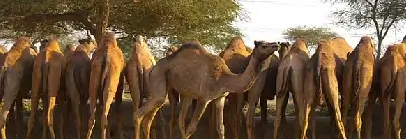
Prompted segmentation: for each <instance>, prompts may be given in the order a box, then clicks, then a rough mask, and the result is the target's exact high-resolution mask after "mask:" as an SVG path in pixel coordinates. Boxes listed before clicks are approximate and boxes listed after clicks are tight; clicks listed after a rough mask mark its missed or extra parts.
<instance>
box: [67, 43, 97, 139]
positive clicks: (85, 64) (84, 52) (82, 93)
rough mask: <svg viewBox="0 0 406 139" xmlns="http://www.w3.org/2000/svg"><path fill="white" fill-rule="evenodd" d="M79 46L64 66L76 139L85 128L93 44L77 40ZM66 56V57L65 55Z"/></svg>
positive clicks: (79, 137)
mask: <svg viewBox="0 0 406 139" xmlns="http://www.w3.org/2000/svg"><path fill="white" fill-rule="evenodd" d="M79 43H80V44H79V45H78V46H77V47H76V49H75V51H74V52H73V53H72V54H71V58H70V60H69V61H68V62H67V64H66V75H65V80H66V81H65V83H66V89H67V90H66V91H67V92H68V93H67V94H68V96H69V98H70V102H71V103H70V104H71V105H72V109H73V114H74V118H75V122H76V133H77V136H76V138H77V139H81V138H83V132H82V131H85V130H86V127H85V126H83V125H86V124H82V123H85V122H86V121H87V119H86V120H85V117H86V114H87V109H86V104H87V100H88V95H89V92H88V91H89V80H90V66H91V61H90V57H89V55H90V53H91V52H92V51H93V50H94V49H95V42H94V41H92V40H90V39H82V40H79ZM65 56H66V55H65Z"/></svg>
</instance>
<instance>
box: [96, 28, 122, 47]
mask: <svg viewBox="0 0 406 139" xmlns="http://www.w3.org/2000/svg"><path fill="white" fill-rule="evenodd" d="M99 47H100V48H112V47H118V46H117V41H116V36H115V34H114V32H108V33H105V34H104V35H103V39H102V41H101V44H100V46H99Z"/></svg>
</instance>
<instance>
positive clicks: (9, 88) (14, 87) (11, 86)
mask: <svg viewBox="0 0 406 139" xmlns="http://www.w3.org/2000/svg"><path fill="white" fill-rule="evenodd" d="M13 80H15V77H12V76H6V83H5V89H4V92H5V93H4V96H3V97H4V104H3V107H2V109H1V118H0V127H1V136H2V138H3V139H6V129H5V127H6V120H7V115H8V113H9V112H10V111H9V110H10V108H11V105H12V104H13V103H14V101H15V100H16V97H17V95H18V92H19V89H20V79H17V81H13Z"/></svg>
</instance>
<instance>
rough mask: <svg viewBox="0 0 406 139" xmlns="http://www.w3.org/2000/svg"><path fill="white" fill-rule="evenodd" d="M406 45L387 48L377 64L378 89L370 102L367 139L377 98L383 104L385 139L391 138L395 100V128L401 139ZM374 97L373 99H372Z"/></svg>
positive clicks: (375, 83) (376, 83)
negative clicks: (392, 104) (391, 122)
mask: <svg viewBox="0 0 406 139" xmlns="http://www.w3.org/2000/svg"><path fill="white" fill-rule="evenodd" d="M405 48H406V44H403V43H400V44H395V45H391V46H389V47H388V48H387V50H386V52H385V54H384V56H383V57H382V58H381V59H380V60H379V62H378V63H377V65H376V67H377V69H376V70H377V71H376V72H375V73H376V74H375V75H374V76H377V77H374V82H373V83H374V86H378V87H376V88H375V89H376V90H374V91H371V93H374V94H370V97H369V98H370V100H369V101H368V102H369V103H368V108H367V110H366V111H367V117H368V121H367V122H366V125H367V126H368V127H367V129H366V130H368V132H367V135H366V136H367V138H370V136H371V135H370V134H371V127H370V126H371V124H372V120H371V119H372V118H371V116H372V115H371V113H372V112H371V107H369V105H371V104H372V105H373V104H374V103H375V100H376V98H378V97H379V99H380V100H381V102H382V104H383V109H384V131H383V137H382V138H385V139H390V138H391V124H390V116H389V110H390V103H391V101H390V100H391V99H392V98H394V99H395V115H394V118H393V125H394V126H393V127H394V128H395V135H396V139H400V138H401V136H400V135H401V126H400V123H399V120H400V115H401V111H402V105H403V102H404V99H405V92H406V87H405V86H404V85H403V83H404V82H405V81H404V80H405V78H406V67H405V61H404V58H405V50H406V49H405ZM371 96H372V97H371Z"/></svg>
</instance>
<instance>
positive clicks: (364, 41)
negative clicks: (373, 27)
mask: <svg viewBox="0 0 406 139" xmlns="http://www.w3.org/2000/svg"><path fill="white" fill-rule="evenodd" d="M374 48H375V47H374V43H373V41H372V39H371V38H370V37H367V36H365V37H362V38H361V40H360V41H359V43H358V45H357V47H356V48H355V49H354V51H353V52H351V54H350V55H349V56H348V59H347V61H346V63H345V66H344V73H343V89H342V90H343V92H342V99H343V104H342V109H343V111H342V113H343V117H342V119H343V123H344V127H347V126H348V132H349V133H348V135H349V138H352V128H351V127H353V126H350V125H347V124H346V123H347V122H346V120H347V116H348V111H349V107H350V106H352V107H353V108H352V110H353V112H352V113H353V114H354V115H352V121H353V124H354V125H355V127H356V131H357V137H358V139H361V126H362V121H361V116H362V114H363V112H364V106H365V102H366V101H367V99H368V95H369V92H370V89H371V84H372V76H373V71H374V63H375V58H374Z"/></svg>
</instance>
